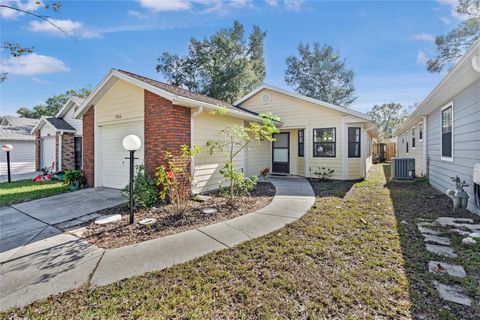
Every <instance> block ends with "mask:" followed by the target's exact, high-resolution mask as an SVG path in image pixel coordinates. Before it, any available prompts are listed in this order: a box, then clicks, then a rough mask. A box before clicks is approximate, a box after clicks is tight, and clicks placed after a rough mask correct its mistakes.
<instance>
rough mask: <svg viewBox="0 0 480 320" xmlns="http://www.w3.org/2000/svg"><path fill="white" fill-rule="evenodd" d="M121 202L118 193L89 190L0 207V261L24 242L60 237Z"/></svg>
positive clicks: (102, 189)
mask: <svg viewBox="0 0 480 320" xmlns="http://www.w3.org/2000/svg"><path fill="white" fill-rule="evenodd" d="M125 201H126V200H125V198H124V197H123V196H122V195H121V192H120V191H119V190H115V189H108V188H91V189H85V190H79V191H74V192H70V193H65V194H61V195H57V196H53V197H48V198H43V199H39V200H35V201H29V202H24V203H20V204H17V205H13V206H11V207H5V208H0V262H5V261H6V260H8V259H9V258H10V257H11V256H13V255H14V254H15V252H16V251H18V250H19V249H20V248H21V247H22V246H24V245H26V244H28V243H32V242H35V241H39V240H42V239H45V238H48V237H51V236H54V235H57V234H61V233H63V231H65V230H68V229H70V228H73V227H75V226H78V225H81V224H83V223H85V222H87V221H89V220H92V219H95V218H96V217H97V216H98V215H97V214H96V213H95V212H96V211H98V210H102V209H106V208H109V207H113V206H116V205H119V204H122V203H124V202H125Z"/></svg>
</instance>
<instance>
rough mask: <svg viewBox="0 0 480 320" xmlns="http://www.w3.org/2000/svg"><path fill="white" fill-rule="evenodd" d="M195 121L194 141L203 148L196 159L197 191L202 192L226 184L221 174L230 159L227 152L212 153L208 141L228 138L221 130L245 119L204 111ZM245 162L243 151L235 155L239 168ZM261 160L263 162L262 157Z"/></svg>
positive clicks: (235, 162)
mask: <svg viewBox="0 0 480 320" xmlns="http://www.w3.org/2000/svg"><path fill="white" fill-rule="evenodd" d="M193 122H194V123H193V135H194V136H193V143H194V144H196V145H198V146H199V147H200V149H201V152H200V154H199V155H198V156H197V158H196V160H195V182H196V190H195V192H197V193H201V192H204V191H209V190H214V189H217V188H218V187H219V186H220V185H225V178H224V177H223V176H222V175H221V174H220V170H221V169H222V168H223V166H224V164H225V162H226V161H227V160H228V154H227V152H223V153H219V152H214V153H213V154H212V155H210V154H209V152H208V150H207V141H208V140H226V135H221V134H220V131H221V130H223V129H225V126H226V125H228V124H232V125H233V124H237V125H243V120H241V119H237V118H232V117H228V116H216V115H213V114H211V113H210V112H207V111H204V112H203V113H201V114H200V115H198V116H196V117H195V118H194V120H193ZM257 157H258V155H257ZM244 162H245V156H244V152H243V151H242V152H240V153H239V154H238V155H237V156H236V157H235V159H234V165H235V167H236V168H237V169H239V170H244V169H245V164H244ZM259 162H260V163H261V159H260V160H259ZM252 171H253V170H252ZM247 174H249V172H247Z"/></svg>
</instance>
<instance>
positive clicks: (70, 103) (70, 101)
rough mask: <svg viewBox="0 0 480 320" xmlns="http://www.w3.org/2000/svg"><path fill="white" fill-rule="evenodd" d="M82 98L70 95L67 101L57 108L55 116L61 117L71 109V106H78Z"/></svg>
mask: <svg viewBox="0 0 480 320" xmlns="http://www.w3.org/2000/svg"><path fill="white" fill-rule="evenodd" d="M83 100H84V99H82V98H80V97H76V96H71V97H70V99H68V101H67V102H65V104H64V105H63V107H62V108H61V109H60V110H58V112H57V114H56V115H55V117H56V118H63V117H65V115H66V114H67V113H68V111H70V109H72V107H76V106H80V105H81V104H82V102H83Z"/></svg>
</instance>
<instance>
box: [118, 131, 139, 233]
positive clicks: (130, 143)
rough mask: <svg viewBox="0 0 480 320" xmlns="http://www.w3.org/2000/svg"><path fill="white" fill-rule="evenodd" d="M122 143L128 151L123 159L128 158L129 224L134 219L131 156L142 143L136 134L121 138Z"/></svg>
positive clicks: (132, 165) (132, 163)
mask: <svg viewBox="0 0 480 320" xmlns="http://www.w3.org/2000/svg"><path fill="white" fill-rule="evenodd" d="M122 145H123V147H124V148H125V150H127V151H128V152H130V157H129V158H125V159H130V183H129V193H130V220H129V222H130V224H133V222H134V220H135V219H134V216H133V175H134V172H133V168H134V161H135V160H134V159H135V158H134V157H133V154H134V153H135V151H137V150H138V149H140V146H141V145H142V141H141V140H140V138H139V137H137V136H136V135H133V134H130V135H128V136H126V137H125V138H123V142H122Z"/></svg>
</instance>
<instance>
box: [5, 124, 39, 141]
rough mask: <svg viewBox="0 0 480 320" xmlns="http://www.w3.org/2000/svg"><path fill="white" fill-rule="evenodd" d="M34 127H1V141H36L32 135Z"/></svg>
mask: <svg viewBox="0 0 480 320" xmlns="http://www.w3.org/2000/svg"><path fill="white" fill-rule="evenodd" d="M31 130H32V126H0V139H2V140H35V136H34V135H33V134H31V133H30V131H31Z"/></svg>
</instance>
